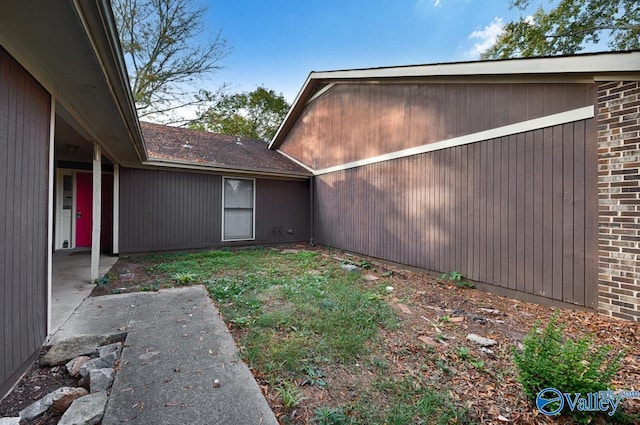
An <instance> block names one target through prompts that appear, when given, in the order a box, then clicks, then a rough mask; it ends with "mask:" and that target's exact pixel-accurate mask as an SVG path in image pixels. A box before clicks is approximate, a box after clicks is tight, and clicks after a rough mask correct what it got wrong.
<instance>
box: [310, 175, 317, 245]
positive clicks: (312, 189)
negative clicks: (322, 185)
mask: <svg viewBox="0 0 640 425" xmlns="http://www.w3.org/2000/svg"><path fill="white" fill-rule="evenodd" d="M315 181H316V176H311V178H309V218H310V221H311V223H310V227H309V233H310V238H309V245H311V246H314V245H315V214H314V211H315V202H314V200H315V187H316V184H315Z"/></svg>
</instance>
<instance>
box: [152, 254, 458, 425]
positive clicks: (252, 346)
mask: <svg viewBox="0 0 640 425" xmlns="http://www.w3.org/2000/svg"><path fill="white" fill-rule="evenodd" d="M149 259H150V260H152V261H151V262H152V263H153V264H152V265H151V266H148V271H149V272H151V273H154V274H156V275H160V276H164V278H165V279H166V280H167V281H172V282H174V283H175V284H177V285H185V284H197V283H200V284H204V285H205V286H206V288H207V290H208V291H209V293H210V295H211V297H212V298H213V299H214V300H215V301H216V304H217V305H218V308H219V310H220V312H221V313H222V315H223V316H224V318H225V321H227V322H228V323H231V324H232V331H233V333H234V337H235V338H236V343H237V345H238V346H239V347H240V351H241V355H242V356H243V357H244V359H245V360H246V361H247V363H249V365H250V366H251V368H252V369H253V370H254V371H255V372H256V373H257V375H258V376H259V378H260V379H261V380H263V382H266V383H268V384H269V385H270V387H271V388H272V389H273V391H275V395H276V396H277V398H279V399H280V400H281V402H282V405H283V407H284V408H285V410H290V409H293V408H295V407H296V406H298V405H299V404H300V403H301V402H302V401H303V400H304V397H303V394H302V389H306V390H307V391H314V390H317V391H325V390H326V391H331V382H332V378H333V377H332V371H334V370H335V368H336V367H337V366H339V367H341V368H342V370H348V371H352V372H353V373H354V374H357V373H358V370H359V369H358V368H359V367H360V366H359V365H358V364H357V363H358V362H361V363H363V364H364V363H367V364H371V365H374V366H372V368H371V370H372V371H373V372H372V373H373V374H374V377H373V378H372V379H371V380H370V382H367V383H365V384H363V385H362V386H361V388H359V390H358V394H357V396H356V397H355V398H354V399H353V400H346V401H345V403H344V405H343V406H311V407H312V408H313V407H315V409H316V410H315V413H316V415H315V416H316V420H315V423H345V424H346V423H363V424H364V423H366V424H405V423H437V424H440V423H442V424H447V423H463V422H464V421H463V419H462V418H464V417H465V412H464V411H461V410H460V409H459V408H456V407H455V406H454V405H453V403H452V402H451V401H449V399H448V395H446V393H444V392H441V391H440V390H434V389H432V388H430V387H429V385H427V383H426V381H425V380H424V379H423V378H419V377H407V378H406V379H402V380H401V381H399V382H397V381H394V380H390V378H389V377H388V364H387V362H386V361H385V360H384V357H383V353H382V352H383V351H384V347H385V343H384V341H381V340H380V331H381V330H383V329H397V328H398V326H399V321H398V318H397V317H396V315H395V313H394V312H393V310H392V308H391V306H390V305H389V302H388V300H387V299H388V297H389V294H388V293H387V291H386V289H385V287H386V286H387V285H386V284H385V283H384V282H382V283H380V284H379V285H377V286H375V285H376V284H372V283H370V282H366V281H365V280H364V279H363V278H362V275H361V274H360V273H348V272H345V271H344V270H342V269H341V268H340V263H338V262H336V261H334V260H333V259H329V258H327V257H323V256H322V255H321V254H320V253H318V252H313V251H300V252H298V253H292V254H282V253H280V252H279V251H275V250H265V249H251V250H239V251H224V250H223V251H206V252H198V253H187V254H173V255H167V254H162V255H159V256H154V257H150V258H149ZM366 265H367V264H361V266H366ZM311 414H312V415H313V412H311ZM416 420H419V422H416ZM420 421H422V422H420Z"/></svg>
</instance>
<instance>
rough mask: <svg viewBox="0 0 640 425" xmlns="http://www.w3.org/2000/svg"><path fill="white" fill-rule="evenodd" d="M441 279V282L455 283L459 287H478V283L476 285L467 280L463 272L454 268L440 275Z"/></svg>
mask: <svg viewBox="0 0 640 425" xmlns="http://www.w3.org/2000/svg"><path fill="white" fill-rule="evenodd" d="M439 280H440V281H441V282H450V283H453V284H455V285H456V286H457V287H459V288H469V289H473V288H475V287H476V285H474V284H473V283H471V282H468V281H466V280H462V274H461V273H459V272H457V271H455V270H452V271H450V272H449V273H444V274H443V275H442V276H440V279H439Z"/></svg>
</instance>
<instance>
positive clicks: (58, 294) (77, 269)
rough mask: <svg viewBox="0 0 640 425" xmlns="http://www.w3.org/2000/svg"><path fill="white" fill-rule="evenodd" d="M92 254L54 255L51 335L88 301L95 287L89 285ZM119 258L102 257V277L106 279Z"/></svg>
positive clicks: (74, 252) (63, 252) (58, 253)
mask: <svg viewBox="0 0 640 425" xmlns="http://www.w3.org/2000/svg"><path fill="white" fill-rule="evenodd" d="M90 254H91V252H90V251H87V252H86V253H84V252H78V251H57V252H55V253H54V254H53V261H52V271H53V279H52V280H53V281H52V284H51V333H54V332H55V331H57V330H58V328H59V327H60V326H61V325H62V324H63V323H64V322H65V320H67V319H68V318H69V316H70V315H71V313H73V311H74V310H75V309H76V308H77V307H78V306H79V305H80V303H81V302H82V301H83V300H84V299H85V298H87V297H88V296H89V295H90V294H91V291H92V290H93V288H95V284H93V283H91V282H90V276H91V255H90ZM116 261H118V257H116V256H109V255H101V256H100V268H99V272H100V276H104V275H105V274H106V273H107V272H108V271H109V270H110V269H111V267H113V265H114V264H115V263H116Z"/></svg>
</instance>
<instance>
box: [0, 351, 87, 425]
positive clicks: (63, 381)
mask: <svg viewBox="0 0 640 425" xmlns="http://www.w3.org/2000/svg"><path fill="white" fill-rule="evenodd" d="M44 354H46V350H43V351H42V352H41V353H40V356H41V357H42V356H43V355H44ZM76 384H77V379H75V378H73V377H71V376H70V375H69V374H68V373H67V370H66V368H65V367H64V366H57V367H40V366H39V365H38V362H36V363H34V364H33V365H32V366H31V367H30V368H29V370H28V371H27V372H26V373H25V375H24V376H23V377H22V379H21V380H20V382H18V384H17V385H16V386H15V387H14V388H13V391H11V393H9V394H8V395H7V396H6V397H5V398H3V399H2V400H1V401H0V417H15V416H18V413H19V412H20V411H21V410H22V409H24V408H25V407H27V406H29V405H30V404H31V403H33V402H35V401H37V400H39V399H41V398H42V397H44V396H45V395H47V394H49V393H50V392H52V391H55V390H57V389H58V388H60V387H66V386H69V387H75V386H76ZM60 417H61V415H54V414H53V413H49V412H47V413H46V414H44V415H43V416H41V417H39V418H37V419H35V420H33V421H31V422H30V423H31V424H33V425H55V424H57V423H58V421H59V420H60Z"/></svg>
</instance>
